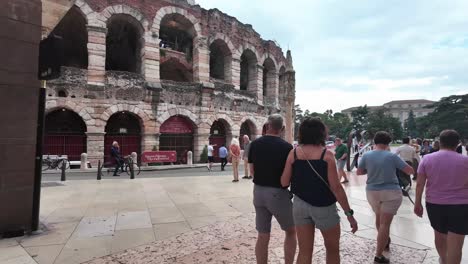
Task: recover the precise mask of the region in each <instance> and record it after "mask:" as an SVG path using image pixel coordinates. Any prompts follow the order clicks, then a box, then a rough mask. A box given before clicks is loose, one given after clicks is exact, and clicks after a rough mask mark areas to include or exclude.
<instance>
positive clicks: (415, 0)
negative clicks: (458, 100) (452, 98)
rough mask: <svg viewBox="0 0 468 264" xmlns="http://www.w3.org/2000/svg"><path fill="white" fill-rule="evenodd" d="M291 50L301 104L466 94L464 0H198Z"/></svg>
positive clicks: (316, 106)
mask: <svg viewBox="0 0 468 264" xmlns="http://www.w3.org/2000/svg"><path fill="white" fill-rule="evenodd" d="M196 2H197V3H198V4H200V5H201V6H202V7H204V8H218V9H220V10H221V11H223V12H225V13H228V14H230V15H232V16H235V17H237V18H238V19H239V20H240V21H241V22H243V23H248V24H252V25H253V27H254V29H255V30H256V31H257V32H258V33H260V34H261V35H262V37H263V38H265V39H273V40H276V41H277V42H278V43H280V45H281V47H282V48H283V50H284V51H286V50H287V48H288V47H289V48H290V49H291V50H292V52H293V59H294V67H295V69H296V74H297V75H296V81H297V85H296V89H297V100H296V103H298V104H300V105H301V107H302V108H303V109H309V110H311V111H316V112H324V111H325V110H327V109H332V110H334V111H335V112H337V111H340V110H342V109H345V108H348V107H352V106H357V105H364V104H367V105H381V104H383V103H385V102H388V101H391V100H397V99H398V100H401V99H429V100H438V99H440V98H441V97H444V96H448V95H452V94H462V93H468V85H467V84H468V11H467V10H468V1H466V0H449V1H447V0H440V1H439V0H411V1H408V0H392V1H389V0H355V1H349V0H339V1H338V0H289V1H284V0H235V1H232V0H197V1H196Z"/></svg>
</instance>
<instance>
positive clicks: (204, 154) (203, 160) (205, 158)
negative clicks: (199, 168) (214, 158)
mask: <svg viewBox="0 0 468 264" xmlns="http://www.w3.org/2000/svg"><path fill="white" fill-rule="evenodd" d="M207 162H208V146H206V145H205V147H204V148H203V150H202V153H201V154H200V163H207Z"/></svg>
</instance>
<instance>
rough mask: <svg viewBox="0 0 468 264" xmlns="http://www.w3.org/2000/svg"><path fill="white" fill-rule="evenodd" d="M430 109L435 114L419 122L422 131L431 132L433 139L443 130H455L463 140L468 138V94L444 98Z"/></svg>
mask: <svg viewBox="0 0 468 264" xmlns="http://www.w3.org/2000/svg"><path fill="white" fill-rule="evenodd" d="M429 107H430V108H434V112H432V113H431V114H429V115H428V116H427V117H425V118H424V119H421V120H419V123H420V124H419V126H421V127H422V128H423V130H421V131H426V130H427V131H430V132H431V138H433V137H434V134H439V133H440V132H441V131H442V130H445V129H455V130H456V131H458V133H460V135H461V136H462V138H468V94H465V95H452V96H449V97H444V98H442V99H441V100H440V101H439V102H436V103H434V104H433V105H431V106H429ZM423 126H425V127H423Z"/></svg>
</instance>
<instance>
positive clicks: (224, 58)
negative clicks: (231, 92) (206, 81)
mask: <svg viewBox="0 0 468 264" xmlns="http://www.w3.org/2000/svg"><path fill="white" fill-rule="evenodd" d="M231 65H232V54H231V51H230V50H229V47H228V45H227V44H226V42H224V41H223V40H221V39H217V40H215V41H214V42H213V43H212V44H211V45H210V77H211V78H213V79H217V80H222V81H225V82H228V83H230V82H231Z"/></svg>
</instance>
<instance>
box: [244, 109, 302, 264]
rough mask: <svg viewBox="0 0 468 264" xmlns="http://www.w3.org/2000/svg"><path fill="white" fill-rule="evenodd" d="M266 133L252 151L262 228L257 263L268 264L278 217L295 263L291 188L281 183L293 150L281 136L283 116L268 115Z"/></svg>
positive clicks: (259, 228)
mask: <svg viewBox="0 0 468 264" xmlns="http://www.w3.org/2000/svg"><path fill="white" fill-rule="evenodd" d="M266 126H267V131H266V134H265V135H264V136H262V137H261V138H259V139H257V140H255V141H253V142H252V143H251V144H250V150H249V165H250V173H251V175H253V182H254V184H255V185H254V201H253V202H254V206H255V213H256V216H255V222H256V228H257V231H258V239H257V245H256V247H255V255H256V257H257V263H268V243H269V240H270V232H271V220H272V217H273V216H274V217H275V218H276V220H277V221H278V223H279V224H280V226H281V229H283V230H284V231H285V233H286V239H285V241H284V248H285V252H284V254H285V263H286V264H289V263H291V264H292V263H293V261H294V255H295V252H296V231H295V227H294V219H293V214H292V202H291V199H290V196H289V191H288V190H287V189H284V188H283V187H282V186H281V175H282V174H283V170H284V166H285V163H286V160H287V158H288V154H289V152H290V151H291V149H292V146H291V144H289V143H288V142H286V141H284V140H283V139H281V138H280V135H281V133H282V131H283V130H284V126H283V118H282V117H281V115H278V114H275V115H271V116H270V117H269V118H268V123H267V124H266Z"/></svg>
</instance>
